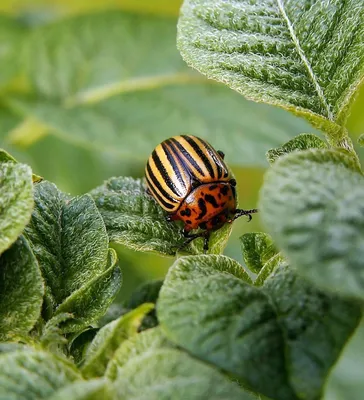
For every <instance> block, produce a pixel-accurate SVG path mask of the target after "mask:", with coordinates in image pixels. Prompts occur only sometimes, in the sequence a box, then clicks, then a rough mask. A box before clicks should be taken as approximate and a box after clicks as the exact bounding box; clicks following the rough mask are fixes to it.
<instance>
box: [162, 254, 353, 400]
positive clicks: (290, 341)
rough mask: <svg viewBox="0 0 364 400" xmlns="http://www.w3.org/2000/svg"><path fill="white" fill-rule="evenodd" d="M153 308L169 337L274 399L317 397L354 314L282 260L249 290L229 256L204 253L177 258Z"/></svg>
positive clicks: (348, 333) (240, 270) (345, 338)
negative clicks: (261, 281)
mask: <svg viewBox="0 0 364 400" xmlns="http://www.w3.org/2000/svg"><path fill="white" fill-rule="evenodd" d="M201 294H203V295H201ZM157 311H158V319H159V322H160V324H161V328H162V329H163V331H164V333H165V335H166V336H167V338H168V339H170V340H171V341H172V342H174V343H176V344H177V345H179V346H182V347H183V348H185V349H186V350H188V351H189V352H190V353H192V354H193V355H194V356H196V357H199V358H201V359H203V360H205V361H208V362H210V363H212V364H215V365H216V366H218V367H219V368H222V369H223V370H225V371H228V372H229V373H230V374H232V376H235V377H236V378H239V379H240V380H241V381H242V382H243V383H245V384H248V385H249V386H250V387H251V388H252V389H254V390H256V391H258V392H261V393H263V394H264V395H266V396H268V397H272V398H275V399H279V400H285V399H287V400H292V399H298V398H301V399H316V398H319V396H320V394H321V391H322V387H323V384H324V382H325V378H326V377H327V374H328V373H329V370H330V368H331V367H332V365H333V363H334V362H335V360H336V359H337V357H338V355H339V354H340V351H341V349H342V347H343V346H344V344H345V342H346V341H347V340H348V338H349V337H350V335H351V334H352V332H353V331H354V329H355V327H356V325H357V323H358V320H359V317H360V310H359V308H358V307H356V306H355V305H352V304H350V303H348V302H345V301H343V300H341V299H338V298H336V297H331V296H328V295H325V294H324V293H321V292H319V291H317V290H315V289H313V288H312V285H310V284H308V283H306V282H305V281H304V280H303V279H302V278H299V277H297V276H296V275H295V273H294V272H293V271H292V270H290V269H289V268H288V267H286V266H281V267H277V268H276V270H275V273H274V274H273V275H271V276H270V277H268V278H267V280H266V281H265V282H264V285H263V286H262V288H256V287H253V286H251V285H250V284H249V283H248V282H247V281H246V278H245V273H244V270H243V268H242V267H241V266H239V264H237V263H236V262H235V261H233V260H231V259H229V258H227V257H225V256H211V255H210V256H202V255H201V256H194V257H191V256H189V257H182V258H180V259H178V260H177V261H176V263H175V264H174V265H173V267H172V268H171V269H170V270H169V273H168V275H167V277H166V280H165V283H164V285H163V287H162V289H161V293H160V297H159V301H158V306H157ZM191 326H193V327H195V328H194V329H191ZM313 349H315V350H313ZM313 376H314V378H313ZM308 377H311V378H310V379H308ZM311 381H312V383H311Z"/></svg>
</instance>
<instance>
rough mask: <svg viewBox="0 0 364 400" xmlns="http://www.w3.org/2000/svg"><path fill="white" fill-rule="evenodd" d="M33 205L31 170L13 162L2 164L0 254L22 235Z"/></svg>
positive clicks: (0, 164) (0, 165)
mask: <svg viewBox="0 0 364 400" xmlns="http://www.w3.org/2000/svg"><path fill="white" fill-rule="evenodd" d="M33 205H34V202H33V185H32V171H31V170H30V168H29V167H28V166H27V165H24V164H14V163H13V162H10V163H9V162H7V163H0V254H1V253H2V252H3V251H4V250H6V249H8V248H9V247H10V246H11V244H12V243H14V242H15V240H16V239H17V238H18V236H19V235H20V234H21V233H22V231H23V229H24V227H25V225H26V224H27V223H28V221H29V219H30V216H31V214H32V209H33Z"/></svg>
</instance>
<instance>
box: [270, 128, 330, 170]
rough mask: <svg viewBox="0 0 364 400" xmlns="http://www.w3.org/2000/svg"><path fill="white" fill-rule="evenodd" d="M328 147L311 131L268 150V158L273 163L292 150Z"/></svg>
mask: <svg viewBox="0 0 364 400" xmlns="http://www.w3.org/2000/svg"><path fill="white" fill-rule="evenodd" d="M326 148H327V144H326V143H325V142H324V141H323V140H322V139H320V138H319V137H318V136H316V135H313V134H311V133H301V134H300V135H298V136H296V137H295V138H293V139H291V140H290V141H288V142H287V143H285V144H284V145H283V146H280V147H277V148H275V149H271V150H268V151H267V160H268V161H269V163H270V164H273V163H274V162H275V161H277V160H278V159H279V158H280V157H282V156H284V155H285V154H288V153H292V151H300V150H307V149H326Z"/></svg>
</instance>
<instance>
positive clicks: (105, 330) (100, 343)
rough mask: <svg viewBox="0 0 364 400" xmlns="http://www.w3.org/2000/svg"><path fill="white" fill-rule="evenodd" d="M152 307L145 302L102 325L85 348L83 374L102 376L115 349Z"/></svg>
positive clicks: (132, 332) (136, 329) (130, 334)
mask: <svg viewBox="0 0 364 400" xmlns="http://www.w3.org/2000/svg"><path fill="white" fill-rule="evenodd" d="M153 307H154V306H153V304H151V303H145V304H143V305H141V306H139V307H138V308H136V309H135V310H133V311H130V312H129V313H127V314H125V315H123V316H121V317H120V318H118V319H116V320H115V321H112V322H110V323H109V324H107V325H105V326H103V327H102V328H101V329H100V330H99V331H98V333H97V334H96V336H95V338H94V339H93V341H92V342H91V344H90V346H89V347H88V349H87V352H86V356H85V363H84V365H83V366H82V372H83V374H84V375H85V376H87V377H89V378H90V377H97V376H102V375H103V374H104V372H105V369H106V366H107V364H108V362H109V361H110V359H111V358H112V356H113V354H114V352H115V350H116V349H117V348H118V347H119V346H120V344H121V343H122V342H123V341H124V340H126V339H128V338H129V337H130V336H132V335H134V334H136V333H137V331H138V328H139V325H140V324H141V322H142V320H143V318H144V317H145V315H146V314H147V313H148V312H149V311H151V310H152V309H153Z"/></svg>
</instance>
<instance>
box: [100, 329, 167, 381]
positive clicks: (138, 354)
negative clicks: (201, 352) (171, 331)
mask: <svg viewBox="0 0 364 400" xmlns="http://www.w3.org/2000/svg"><path fill="white" fill-rule="evenodd" d="M173 347H174V345H173V344H172V343H171V342H170V341H169V340H168V339H167V338H166V336H165V335H164V333H163V332H162V331H161V329H160V328H159V327H157V328H152V329H147V330H146V331H143V332H141V333H139V334H138V335H135V336H132V337H131V338H129V339H128V340H125V341H124V342H122V343H121V345H120V347H119V348H118V349H117V350H116V352H115V354H114V357H113V358H112V360H111V361H110V363H109V364H108V367H107V370H106V373H105V376H106V377H107V378H109V379H112V380H115V379H116V378H117V377H118V375H119V371H121V373H122V371H123V370H122V368H123V367H125V366H127V364H128V363H129V362H131V363H133V362H134V361H135V360H136V359H137V358H139V359H142V358H143V357H144V356H145V355H152V354H153V353H154V352H155V350H158V349H165V348H167V349H168V348H173Z"/></svg>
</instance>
